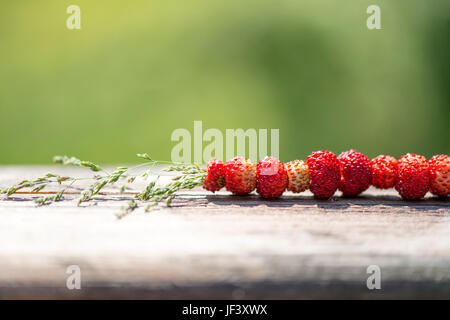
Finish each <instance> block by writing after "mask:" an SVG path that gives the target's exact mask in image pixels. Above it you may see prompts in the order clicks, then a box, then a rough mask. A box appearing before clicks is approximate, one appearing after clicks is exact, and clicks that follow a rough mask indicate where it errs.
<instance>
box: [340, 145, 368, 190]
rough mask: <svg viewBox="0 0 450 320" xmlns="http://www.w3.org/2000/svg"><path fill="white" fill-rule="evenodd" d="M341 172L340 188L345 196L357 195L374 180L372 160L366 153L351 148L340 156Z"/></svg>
mask: <svg viewBox="0 0 450 320" xmlns="http://www.w3.org/2000/svg"><path fill="white" fill-rule="evenodd" d="M337 158H338V160H339V167H340V172H341V180H340V181H339V190H341V191H342V195H343V196H344V197H355V196H357V195H358V194H360V193H361V192H363V191H365V190H367V188H369V186H370V183H371V181H372V178H371V175H370V160H369V158H367V156H366V155H364V154H362V153H360V152H358V151H356V150H353V149H352V150H349V151H346V152H342V153H341V154H340V155H339V156H338V157H337Z"/></svg>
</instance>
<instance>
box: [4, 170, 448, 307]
mask: <svg viewBox="0 0 450 320" xmlns="http://www.w3.org/2000/svg"><path fill="white" fill-rule="evenodd" d="M49 170H51V171H55V172H58V173H61V174H67V175H70V174H84V172H86V171H84V170H78V169H72V168H63V167H50V168H48V167H47V168H45V167H0V186H6V185H9V184H11V183H14V182H16V181H18V180H20V179H22V178H26V177H27V178H28V177H30V176H39V175H41V174H44V173H46V172H48V171H49ZM139 183H140V184H141V185H143V183H144V182H138V184H139ZM112 191H113V190H112ZM34 197H35V196H34V195H26V194H21V195H13V196H11V197H9V198H5V197H4V196H2V198H1V200H0V299H5V298H41V299H46V298H67V299H72V298H74V299H77V298H92V299H96V298H113V299H114V298H150V299H153V298H163V299H171V298H185V299H189V298H194V299H195V298H206V299H209V298H219V299H220V298H236V299H242V298H256V299H258V298H271V299H278V298H288V299H302V298H306V299H309V298H360V299H378V298H387V299H391V298H450V212H449V201H448V198H447V199H444V200H442V199H436V198H432V197H429V196H428V197H427V198H426V199H424V200H421V201H402V200H401V199H400V198H399V197H398V196H397V195H396V194H395V192H393V191H387V192H380V191H377V190H375V189H370V190H368V191H367V192H365V193H364V194H363V195H362V196H361V197H359V198H340V197H338V196H337V197H335V198H333V199H331V200H327V201H317V200H314V199H313V198H312V196H311V194H310V193H308V192H307V193H304V194H302V195H300V196H299V195H293V194H291V193H286V195H284V196H283V197H282V198H281V199H279V200H275V201H264V200H261V199H260V198H259V197H258V196H257V195H251V196H248V197H238V196H230V195H228V194H227V192H219V193H218V194H215V195H213V194H208V193H206V192H203V190H202V189H200V188H199V189H194V190H192V191H190V192H186V193H183V194H182V195H181V196H180V197H179V198H177V200H176V201H174V204H173V207H171V208H165V207H160V208H157V209H156V210H154V211H152V212H150V213H144V212H143V209H137V210H136V211H135V212H134V213H133V214H131V215H130V216H128V217H126V218H125V219H123V220H117V219H116V217H115V215H114V213H116V212H118V210H119V208H120V207H121V206H122V205H124V204H125V203H126V200H129V199H130V198H131V196H120V195H114V196H111V195H108V196H100V197H98V198H96V199H95V200H94V201H92V202H91V203H89V204H85V205H83V206H82V207H77V206H76V200H75V199H76V195H69V196H66V198H65V199H66V200H68V201H62V202H58V203H54V204H51V205H49V206H44V207H36V205H35V204H34V202H33V201H32V199H33V198H34ZM74 264H75V265H78V266H80V268H81V273H82V289H81V290H68V289H67V288H66V279H67V276H68V275H67V274H66V268H67V267H68V266H69V265H74ZM369 265H378V266H380V268H381V273H382V282H381V286H382V288H381V290H368V289H367V286H366V280H367V277H368V276H369V275H368V274H367V273H366V269H367V267H368V266H369Z"/></svg>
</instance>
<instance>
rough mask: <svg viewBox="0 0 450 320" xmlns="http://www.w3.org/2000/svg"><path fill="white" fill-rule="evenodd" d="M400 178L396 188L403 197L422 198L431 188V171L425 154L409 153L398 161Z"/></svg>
mask: <svg viewBox="0 0 450 320" xmlns="http://www.w3.org/2000/svg"><path fill="white" fill-rule="evenodd" d="M397 166H398V178H397V183H396V184H395V189H396V190H397V191H398V193H399V194H400V196H401V197H402V198H403V199H420V198H422V197H423V196H424V195H425V194H426V193H427V191H428V189H429V188H430V172H429V171H428V169H429V166H428V162H427V159H426V158H425V157H424V156H421V155H417V154H411V153H408V154H406V155H404V156H402V157H401V158H400V159H399V160H398V163H397Z"/></svg>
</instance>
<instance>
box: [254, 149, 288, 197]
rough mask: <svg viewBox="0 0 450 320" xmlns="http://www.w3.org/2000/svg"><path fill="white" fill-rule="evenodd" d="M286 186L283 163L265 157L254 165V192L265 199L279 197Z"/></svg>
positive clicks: (286, 178)
mask: <svg viewBox="0 0 450 320" xmlns="http://www.w3.org/2000/svg"><path fill="white" fill-rule="evenodd" d="M287 185H288V176H287V173H286V169H285V168H284V164H283V162H281V161H280V160H278V159H277V158H272V157H265V158H264V159H262V160H260V161H259V162H258V164H257V165H256V191H257V192H258V193H259V195H260V196H261V197H263V198H266V199H274V198H278V197H280V196H281V195H282V194H283V192H284V190H286V187H287Z"/></svg>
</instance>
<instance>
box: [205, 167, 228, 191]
mask: <svg viewBox="0 0 450 320" xmlns="http://www.w3.org/2000/svg"><path fill="white" fill-rule="evenodd" d="M206 170H207V175H206V179H205V181H204V182H203V188H205V189H206V190H208V191H212V192H215V191H218V190H220V189H222V187H223V186H224V185H225V166H224V164H223V162H222V161H220V160H217V159H211V160H209V162H208V165H207V166H206Z"/></svg>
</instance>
